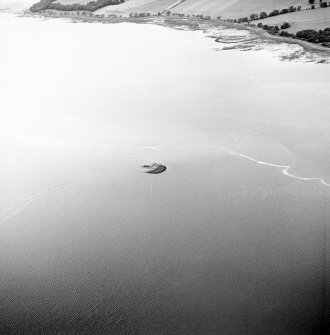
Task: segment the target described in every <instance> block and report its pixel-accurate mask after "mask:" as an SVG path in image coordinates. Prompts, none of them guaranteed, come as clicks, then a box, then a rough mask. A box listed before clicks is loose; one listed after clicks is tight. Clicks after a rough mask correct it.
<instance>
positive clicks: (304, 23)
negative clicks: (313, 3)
mask: <svg viewBox="0 0 330 335" xmlns="http://www.w3.org/2000/svg"><path fill="white" fill-rule="evenodd" d="M259 22H261V23H262V24H268V25H272V26H275V25H281V24H282V23H283V22H289V23H290V24H291V27H290V28H289V29H287V31H288V32H289V33H296V32H297V31H299V30H303V29H315V30H319V29H324V28H327V27H330V7H328V8H317V9H314V10H306V11H301V12H295V13H288V14H285V15H278V16H273V17H269V18H266V19H263V20H257V21H255V23H256V24H258V23H259Z"/></svg>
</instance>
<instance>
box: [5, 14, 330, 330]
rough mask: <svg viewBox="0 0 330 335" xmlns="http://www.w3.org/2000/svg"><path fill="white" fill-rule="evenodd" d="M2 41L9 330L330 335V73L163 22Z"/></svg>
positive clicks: (23, 33) (16, 23)
mask: <svg viewBox="0 0 330 335" xmlns="http://www.w3.org/2000/svg"><path fill="white" fill-rule="evenodd" d="M0 31H1V32H2V33H1V35H0V44H1V46H2V50H3V51H2V53H1V54H0V64H1V70H0V71H1V77H0V78H1V79H0V91H1V93H2V94H1V95H2V98H1V101H0V106H1V111H2V112H1V122H0V127H1V144H0V145H1V150H0V151H1V162H2V166H1V174H0V183H1V193H0V196H1V198H0V207H1V208H0V236H1V237H0V238H1V243H0V259H1V264H2V269H1V282H0V295H1V299H0V314H1V321H0V327H1V331H2V333H4V334H8V335H9V334H24V335H26V334H79V335H80V334H256V333H260V334H310V333H311V332H312V331H317V330H318V329H319V327H320V326H321V323H322V321H323V320H322V317H323V315H324V313H323V312H324V306H325V302H326V295H325V292H324V289H325V287H326V273H325V269H326V267H325V265H326V257H325V255H326V250H327V249H326V246H327V240H326V236H327V234H326V232H327V222H328V221H329V220H328V219H329V205H328V203H329V189H330V188H329V187H328V186H327V185H326V184H327V183H330V172H329V171H330V169H329V167H330V158H329V157H330V152H329V148H330V137H329V131H328V130H329V126H330V114H329V112H328V106H329V104H330V96H329V94H328V92H329V86H330V68H329V66H328V65H321V64H313V63H298V62H281V61H279V60H278V59H276V58H274V55H273V54H272V53H270V52H266V51H265V52H262V51H259V52H256V51H248V52H240V51H235V50H232V51H222V52H216V51H215V50H214V48H215V42H214V40H211V39H207V38H205V37H204V36H203V34H202V33H201V32H183V31H176V30H171V29H168V28H164V27H159V26H153V25H134V24H128V23H122V24H109V25H105V24H86V23H75V24H74V23H71V22H70V21H65V20H60V19H55V20H43V19H41V18H22V17H17V16H14V15H13V14H1V16H0ZM153 162H157V163H161V164H164V165H166V166H167V170H166V172H164V173H163V174H160V175H148V174H144V173H143V171H142V169H141V168H140V166H141V165H143V164H151V163H153ZM258 162H259V163H258ZM260 162H262V163H263V164H260ZM265 163H266V164H265ZM277 165H278V166H277ZM285 166H290V169H289V170H287V171H289V172H290V174H291V176H290V175H285V174H283V173H282V172H283V167H285ZM281 167H282V168H281ZM295 177H296V178H295ZM308 178H317V179H312V180H308ZM321 179H322V180H323V181H324V182H325V183H322V180H321Z"/></svg>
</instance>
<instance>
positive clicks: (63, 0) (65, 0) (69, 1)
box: [54, 0, 92, 5]
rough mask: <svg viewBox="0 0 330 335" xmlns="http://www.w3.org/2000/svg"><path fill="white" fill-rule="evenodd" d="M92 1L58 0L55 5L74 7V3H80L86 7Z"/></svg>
mask: <svg viewBox="0 0 330 335" xmlns="http://www.w3.org/2000/svg"><path fill="white" fill-rule="evenodd" d="M90 1H92V0H56V1H54V3H60V4H62V5H73V4H74V3H79V4H81V5H86V4H88V3H89V2H90Z"/></svg>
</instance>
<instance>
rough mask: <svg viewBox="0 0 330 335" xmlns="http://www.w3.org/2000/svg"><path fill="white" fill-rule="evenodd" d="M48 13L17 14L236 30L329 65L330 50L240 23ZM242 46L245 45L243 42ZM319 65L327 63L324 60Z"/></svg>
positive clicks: (26, 11)
mask: <svg viewBox="0 0 330 335" xmlns="http://www.w3.org/2000/svg"><path fill="white" fill-rule="evenodd" d="M48 12H50V13H45V12H38V13H33V12H31V11H30V10H25V11H24V12H23V13H20V15H22V16H27V17H31V16H32V17H44V18H64V19H70V20H72V21H73V22H76V21H79V22H89V23H94V22H100V23H108V24H109V23H111V24H114V23H124V22H126V23H136V24H155V25H158V26H163V27H169V28H172V29H180V30H182V29H186V30H190V31H204V32H206V31H207V30H209V29H214V28H215V29H216V28H220V27H225V28H227V29H237V30H243V31H248V32H250V33H251V34H253V35H255V36H256V37H258V38H260V39H262V40H263V41H264V42H265V43H270V44H281V43H285V44H290V45H298V46H300V47H302V48H303V51H304V52H307V53H311V54H312V55H315V56H320V57H326V58H329V62H330V48H327V47H323V46H321V45H319V44H314V43H310V42H307V41H304V40H300V39H293V38H291V37H283V36H278V35H272V34H269V33H268V32H267V31H265V30H264V29H262V28H259V27H252V26H249V25H245V24H244V25H242V24H240V23H234V22H227V21H223V20H218V19H210V20H205V19H201V18H192V17H189V18H187V17H168V16H162V15H161V16H158V15H155V16H147V17H128V16H120V17H95V16H82V15H78V14H77V13H75V12H58V11H56V10H51V11H50V10H48ZM210 37H212V38H214V39H215V40H216V42H221V38H219V36H210ZM242 42H248V40H247V41H242ZM322 62H327V61H326V60H323V61H322Z"/></svg>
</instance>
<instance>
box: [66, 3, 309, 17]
mask: <svg viewBox="0 0 330 335" xmlns="http://www.w3.org/2000/svg"><path fill="white" fill-rule="evenodd" d="M60 1H62V2H63V1H71V2H75V1H77V0H60ZM83 1H86V0H83ZM176 2H177V1H176V0H153V1H151V0H127V1H126V2H125V3H124V4H120V5H118V6H115V8H114V6H107V7H104V8H102V9H100V10H99V12H103V13H107V12H117V13H119V12H121V13H125V12H126V11H133V12H151V13H156V12H158V11H161V10H164V9H165V8H167V7H169V6H170V5H172V4H174V3H176ZM289 6H301V7H302V8H306V7H307V1H305V0H299V1H297V0H269V1H267V2H266V3H265V1H263V0H245V1H242V0H185V1H183V2H182V3H180V4H179V5H178V6H176V7H175V8H174V9H173V10H172V11H173V12H177V13H184V14H207V15H212V16H214V17H216V16H222V17H224V18H238V17H240V16H246V15H249V14H252V13H260V12H261V11H266V12H267V11H271V10H273V9H282V8H287V7H289Z"/></svg>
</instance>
